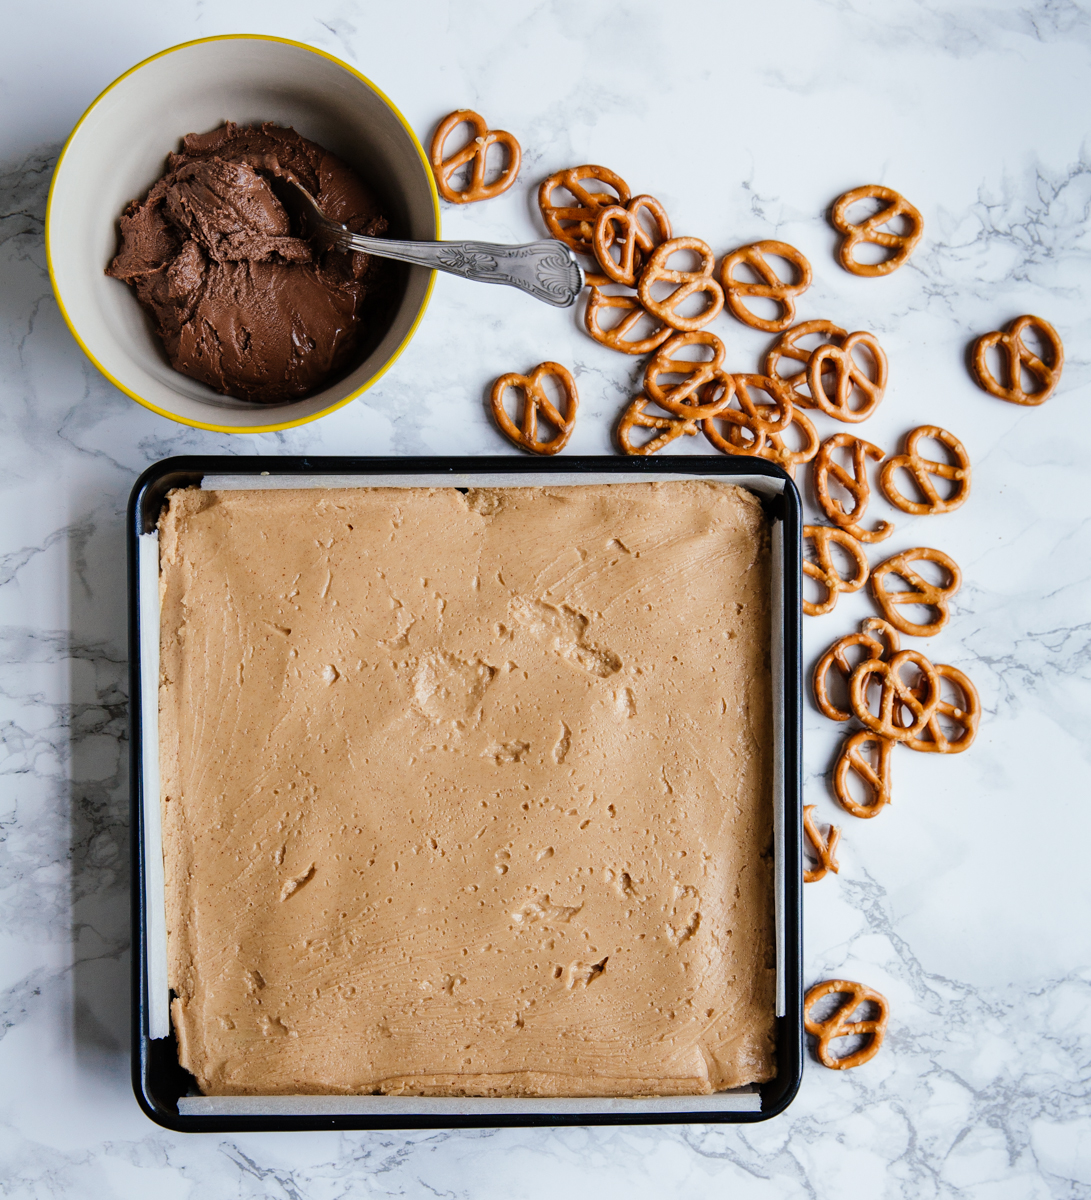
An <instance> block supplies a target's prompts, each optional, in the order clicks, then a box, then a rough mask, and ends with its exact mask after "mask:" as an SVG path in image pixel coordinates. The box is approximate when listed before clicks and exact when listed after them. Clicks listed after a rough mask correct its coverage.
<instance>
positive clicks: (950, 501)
mask: <svg viewBox="0 0 1091 1200" xmlns="http://www.w3.org/2000/svg"><path fill="white" fill-rule="evenodd" d="M922 438H934V439H935V440H936V441H937V442H942V443H943V445H945V446H946V447H947V449H948V450H950V451H951V453H952V454H953V455H954V457H955V463H956V465H952V464H951V463H946V462H936V461H934V460H933V459H931V458H925V457H924V456H923V455H921V454H918V453H917V443H918V442H920V441H921V439H922ZM899 468H904V469H905V470H906V471H908V472H909V474H910V475H912V477H913V482H914V483H915V484H916V485H917V487H918V488H919V489H920V493H921V495H922V496H924V497H925V499H924V501H923V502H921V501H918V500H910V499H909V498H908V496H903V495H902V493H901V492H899V491H898V487H897V484H896V483H895V481H894V476H895V472H896V471H897V470H899ZM931 475H938V476H939V478H940V479H953V480H954V481H955V484H956V486H955V490H954V491H953V492H952V493H951V494H950V496H948V497H947V499H946V500H941V499H940V495H939V493H938V492H937V491H936V488H935V485H934V484H933V483H932V480H931V479H930V478H929V476H931ZM879 487H881V488H882V489H883V495H885V496H886V498H887V499H888V500H889V501H890V503H891V504H893V505H894V507H895V508H900V509H901V510H902V512H907V513H913V514H915V515H916V516H918V517H922V516H924V515H925V514H927V513H945V512H950V511H951V510H952V509H955V508H958V507H959V506H960V505H961V504H963V503H964V502H965V500H966V497H967V496H968V495H969V494H970V457H969V455H968V454H967V453H966V447H965V446H963V444H962V443H961V442H960V441H959V440H958V438H957V437H955V435H954V434H953V433H948V432H947V430H946V429H940V427H939V426H938V425H919V426H918V427H917V428H916V429H914V430H913V431H912V432H911V433H909V434H908V435H907V436H906V439H905V453H904V454H897V455H895V456H893V457H892V458H889V459H887V461H886V462H885V463H884V464H883V469H882V472H881V473H880V475H879Z"/></svg>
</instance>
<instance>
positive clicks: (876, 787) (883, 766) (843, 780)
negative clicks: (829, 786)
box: [833, 729, 897, 818]
mask: <svg viewBox="0 0 1091 1200" xmlns="http://www.w3.org/2000/svg"><path fill="white" fill-rule="evenodd" d="M895 745H897V743H896V742H894V741H893V740H892V739H891V738H885V737H880V736H878V735H877V734H874V733H872V732H871V730H870V729H861V730H860V731H859V732H857V733H850V734H849V736H848V737H847V738H845V740H844V742H843V743H842V744H841V753H840V754H839V755H838V756H837V762H836V763H835V764H834V768H833V794H834V795H835V796H836V797H837V802H838V804H840V805H841V807H842V808H843V809H844V810H845V811H846V812H848V813H851V814H852V815H853V816H854V817H864V818H867V817H874V816H877V815H878V814H879V812H881V811H882V809H884V808H885V807H886V806H887V805H888V804H889V803H890V790H891V786H892V783H893V780H892V776H891V771H890V756H891V754H892V753H893V750H894V747H895ZM865 746H875V747H876V752H877V761H876V763H875V765H874V766H872V764H871V762H870V760H869V758H868V756H867V755H866V754H865V751H864V747H865ZM850 771H851V772H852V773H853V774H854V775H857V776H858V777H859V778H860V779H861V780H863V783H864V786H865V787H866V788H867V789H868V792H869V794H870V796H871V801H870V803H868V804H858V803H857V802H856V801H855V800H854V799H853V798H852V793H851V792H850V791H849V772H850Z"/></svg>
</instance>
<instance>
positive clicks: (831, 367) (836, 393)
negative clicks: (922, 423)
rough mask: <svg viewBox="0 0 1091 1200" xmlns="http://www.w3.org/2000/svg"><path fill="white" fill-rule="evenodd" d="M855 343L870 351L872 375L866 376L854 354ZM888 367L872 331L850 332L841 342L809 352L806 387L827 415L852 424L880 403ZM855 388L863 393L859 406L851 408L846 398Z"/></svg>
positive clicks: (872, 410) (866, 416)
mask: <svg viewBox="0 0 1091 1200" xmlns="http://www.w3.org/2000/svg"><path fill="white" fill-rule="evenodd" d="M857 346H863V347H864V349H865V350H867V352H868V353H869V354H870V355H871V358H872V361H873V363H874V371H875V378H874V379H870V378H868V374H867V372H866V371H865V370H864V368H863V367H861V366H860V364H859V363H858V362H857V361H856V359H854V358H853V356H852V352H853V350H854V349H855V348H856V347H857ZM889 370H890V369H889V366H888V364H887V359H886V354H885V353H884V351H883V348H882V346H880V345H879V343H878V341H877V340H876V338H875V336H874V335H873V334H870V333H864V332H857V333H850V334H849V335H848V337H847V338H845V340H844V342H843V343H842V344H841V345H840V346H832V345H827V346H819V347H818V349H817V350H814V351H812V352H811V355H810V357H809V358H808V360H807V388H808V390H809V391H810V394H811V399H812V400H813V401H814V403H815V405H817V407H818V408H820V409H821V410H822V411H823V412H824V413H825V414H826V415H827V416H830V417H834V418H836V419H837V420H838V421H846V422H848V423H850V424H854V423H855V422H857V421H866V420H867V418H868V417H870V416H871V414H872V413H873V412H874V411H875V410H876V409H877V408H878V407H879V401H880V400H882V398H883V393H884V392H885V391H886V381H887V376H888V374H889ZM823 376H827V377H828V378H826V379H824V378H823ZM857 389H859V391H860V392H861V393H862V394H863V397H864V399H863V403H862V404H861V405H860V407H859V408H850V407H849V400H850V398H851V397H852V394H853V392H854V391H856V390H857Z"/></svg>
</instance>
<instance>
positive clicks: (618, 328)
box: [583, 287, 674, 354]
mask: <svg viewBox="0 0 1091 1200" xmlns="http://www.w3.org/2000/svg"><path fill="white" fill-rule="evenodd" d="M610 308H617V309H620V310H621V311H622V312H623V313H625V314H626V315H625V316H623V317H622V318H621V320H620V321H618V323H617V324H616V325H612V326H611V327H610V328H609V329H603V327H602V313H603V310H604V309H610ZM649 315H650V314H648V313H646V312H645V311H644V306H643V305H642V304H641V303H640V301H639V300H638V299H637V298H636V297H635V296H607V295H606V293H605V292H603V291H601V290H600V289H599V288H597V287H592V289H591V294H590V297H589V298H588V301H587V308H586V310H585V312H584V314H583V323H584V326H585V327H586V329H587V332H588V333H589V334H590V335H591V336H592V337H593V338H594V339H595V341H596V342H598V343H600V345H603V346H609V347H610V349H611V350H620V351H621V352H622V354H650V353H651V352H652V351H653V350H654V349H656V347H658V346H662V345H663V343H664V342H665V341H666V340H667V339H668V338H669V337H672V336H673V335H674V330H673V329H672V328H671V327H670V326H669V325H664V324H663V322H662V321H660V320H659V318H658V317H652V318H651V319H652V320H653V321H655V322H657V324H658V328H657V329H655V330H653V332H652V333H650V334H648V336H647V337H636V338H629V337H627V335H628V334H629V333H631V332H632V330H633V329H635V328H636V327H637V326H638V325H639V324H640V322H641V321H642V320H643V319H644V318H645V317H647V316H649Z"/></svg>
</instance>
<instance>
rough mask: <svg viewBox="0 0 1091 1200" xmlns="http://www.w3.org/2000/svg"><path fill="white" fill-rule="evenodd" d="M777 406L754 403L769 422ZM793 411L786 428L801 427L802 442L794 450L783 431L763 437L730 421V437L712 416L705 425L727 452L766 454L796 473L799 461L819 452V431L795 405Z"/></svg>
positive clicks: (791, 472) (708, 434)
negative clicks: (717, 429)
mask: <svg viewBox="0 0 1091 1200" xmlns="http://www.w3.org/2000/svg"><path fill="white" fill-rule="evenodd" d="M737 381H738V380H737V377H736V382H737ZM776 408H777V406H776V405H775V404H759V405H756V406H755V409H756V411H757V413H758V415H759V417H760V418H761V420H763V421H764V422H765V424H766V425H769V424H772V423H773V419H772V418H773V414H774V413H775V412H776ZM791 413H792V419H791V422H790V423H789V425H788V426H787V427H786V428H785V431H784V432H787V429H788V428H790V427H791V426H792V425H794V426H795V427H796V428H797V429H798V430H799V440H800V445H799V447H798V449H795V450H793V449H791V448H790V447H789V446H788V445H787V443H786V441H785V439H784V434H783V433H766V434H765V435H764V439H761V438H755V437H753V436H752V434H753V431H752V430H748V428H747V426H746V425H744V424H740V425H734V424H729V425H728V427H727V437H726V438H723V437H721V436H720V435H719V434H718V433H715V432H714V426H712V422H711V420H710V422H709V424H708V425H706V426H704V427H703V428H704V429H705V434H706V436H707V437H708V439H709V441H710V442H712V444H713V445H714V446H716V447H717V448H718V449H720V450H722V451H723V452H724V453H725V454H742V455H749V456H751V457H754V458H764V459H767V460H768V461H769V462H773V463H776V464H777V466H780V467H783V468H784V470H785V471H787V472H788V474H789V475H791V476H793V477H794V476H795V471H796V465H797V464H798V463H805V462H810V461H811V459H812V458H814V456H815V455H816V454H817V453H818V433H817V431H816V430H815V427H814V426H813V425H812V424H811V422H810V421H809V420H808V419H807V417H806V416H804V414H803V413H801V412H800V411H799V409H797V408H796V407H795V405H792V406H791ZM766 414H768V416H766ZM721 415H722V414H721ZM710 430H713V431H710ZM748 433H749V434H751V436H750V438H749V440H747V435H748Z"/></svg>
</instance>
